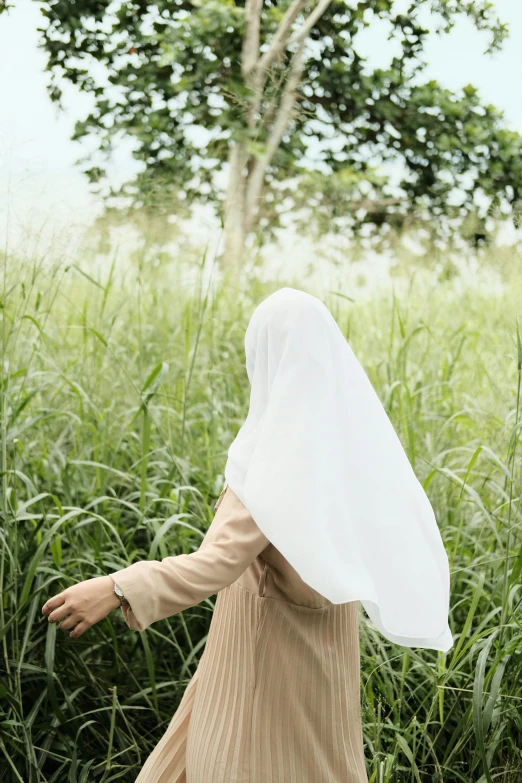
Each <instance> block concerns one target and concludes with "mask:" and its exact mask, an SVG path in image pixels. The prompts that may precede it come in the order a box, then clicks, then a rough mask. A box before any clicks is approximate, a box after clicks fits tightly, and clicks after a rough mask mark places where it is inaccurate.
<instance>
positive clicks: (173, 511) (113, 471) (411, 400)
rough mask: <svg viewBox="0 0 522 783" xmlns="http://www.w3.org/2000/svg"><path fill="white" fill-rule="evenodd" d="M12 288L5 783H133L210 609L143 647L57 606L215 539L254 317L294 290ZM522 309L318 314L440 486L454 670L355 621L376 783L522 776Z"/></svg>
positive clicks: (420, 303)
mask: <svg viewBox="0 0 522 783" xmlns="http://www.w3.org/2000/svg"><path fill="white" fill-rule="evenodd" d="M196 272H197V270H196ZM3 276H4V280H3V297H2V299H3V301H2V316H3V320H2V334H1V340H2V359H3V375H2V395H1V411H2V432H1V437H2V449H1V462H2V493H1V501H2V504H1V510H2V517H3V524H2V529H1V532H0V534H1V548H2V559H1V564H0V568H1V571H0V584H1V588H2V591H3V592H2V601H1V604H0V611H1V616H0V628H1V631H0V634H1V642H0V644H1V651H0V669H1V684H0V711H1V713H0V715H1V717H0V768H1V770H2V773H1V775H0V778H1V781H2V783H11V781H13V783H14V781H23V783H40V782H42V783H43V782H44V781H45V783H51V782H53V783H76V782H78V783H90V782H91V781H103V782H104V783H108V782H109V781H113V780H120V781H129V783H131V781H134V779H135V776H136V774H137V770H138V769H139V767H140V765H141V764H143V762H144V760H145V758H146V756H147V754H148V753H149V752H150V750H151V749H152V747H153V746H154V744H155V743H156V742H157V741H158V739H159V738H160V736H161V734H162V732H163V731H164V729H165V728H166V726H167V723H168V721H169V720H170V718H171V716H172V713H173V712H174V711H175V709H176V706H177V704H178V702H179V700H180V698H181V695H182V693H183V690H184V688H185V686H186V684H187V682H188V681H189V679H190V677H191V676H192V674H193V673H194V671H195V668H196V666H197V662H198V658H199V656H200V654H201V652H202V650H203V647H204V644H205V640H206V633H207V630H208V627H209V623H210V619H211V615H212V608H213V603H214V600H215V597H212V598H211V599H208V600H207V601H204V602H203V603H202V604H200V605H198V606H196V607H194V608H192V609H188V610H186V611H185V612H183V613H181V614H178V615H175V616H173V617H171V618H169V620H165V621H162V622H160V623H157V624H155V625H153V626H152V627H151V628H150V629H149V630H147V631H146V632H145V633H143V634H138V633H136V632H133V631H130V630H129V629H128V628H127V626H126V625H125V623H124V621H123V619H122V618H121V616H120V614H119V612H114V613H113V614H111V616H110V617H109V618H107V619H106V620H104V621H103V622H102V623H101V624H100V625H98V626H96V627H95V628H93V629H91V630H90V631H88V632H87V633H86V634H85V635H84V636H82V638H81V639H80V640H76V641H74V640H71V639H70V638H69V637H68V636H67V635H66V634H64V633H63V632H61V631H60V630H57V628H56V626H55V625H53V624H50V623H48V622H47V620H46V619H45V618H42V616H41V615H40V609H41V606H42V604H43V603H44V602H45V600H46V599H47V598H48V597H50V596H51V595H52V594H55V593H56V592H58V591H59V590H61V589H63V588H64V587H66V586H67V585H69V584H71V583H73V582H75V581H77V580H82V579H86V578H88V577H91V576H96V575H102V574H106V573H108V572H109V571H112V570H115V569H118V568H121V567H124V566H125V565H128V564H129V563H131V562H133V561H134V560H136V559H143V558H156V559H161V558H162V557H165V556H167V555H172V554H178V553H187V552H191V551H193V550H194V549H196V548H197V547H198V545H199V543H200V541H201V539H202V536H203V535H204V532H205V530H206V528H207V527H208V525H209V523H210V521H211V519H212V515H213V512H212V508H213V504H214V502H215V499H216V497H217V495H218V494H219V492H220V490H221V487H222V485H223V481H224V479H223V468H224V465H225V461H226V454H227V449H228V445H229V444H230V442H231V441H232V439H233V437H234V435H235V433H236V432H237V430H238V428H239V426H240V425H241V423H242V421H243V419H244V417H245V415H246V411H247V406H248V384H247V378H246V372H245V370H244V354H243V335H244V329H245V327H246V324H247V322H248V318H249V316H250V314H251V312H252V310H253V308H254V307H255V305H256V304H257V303H258V302H259V301H260V300H261V299H262V298H263V297H264V296H265V295H267V294H268V293H270V292H271V291H272V290H273V289H274V287H280V286H281V285H287V284H290V285H292V284H294V285H296V286H298V287H300V286H299V283H297V282H293V281H291V280H282V281H279V283H277V284H271V285H267V284H265V285H263V284H261V283H259V282H255V280H253V279H250V281H244V282H243V283H241V286H240V288H235V287H234V286H231V285H228V286H227V285H221V284H216V286H213V287H212V289H211V290H210V291H208V290H207V289H206V288H205V287H204V286H203V285H202V283H201V280H200V279H199V276H198V274H196V275H195V278H194V280H195V282H193V283H191V284H183V283H182V282H181V280H180V279H178V278H177V277H176V274H175V273H173V274H171V275H170V276H168V277H167V274H166V271H165V269H164V267H163V266H159V267H157V268H156V267H154V266H152V265H144V266H141V267H140V265H139V264H138V265H137V266H131V267H129V268H128V269H127V272H126V274H124V275H120V274H119V272H118V270H117V268H116V267H115V266H112V267H107V269H106V270H105V271H104V272H103V274H101V275H100V277H99V278H98V277H96V280H95V279H88V277H86V276H85V275H84V274H82V273H81V272H80V271H78V269H77V268H76V267H73V266H71V267H69V268H68V269H67V270H66V269H65V268H64V267H63V266H56V267H52V266H49V265H47V266H44V265H42V264H40V263H38V262H24V263H22V262H15V260H14V259H10V260H8V261H7V262H5V263H4V269H3ZM311 293H314V291H311ZM521 293H522V290H521V288H520V287H519V288H518V289H516V288H514V287H513V286H511V287H510V288H508V289H506V291H505V293H503V294H499V295H496V294H495V295H494V296H493V295H490V296H488V295H484V294H480V293H477V291H474V290H471V289H468V290H463V291H458V289H456V288H455V286H453V285H452V282H451V281H447V282H441V283H440V284H439V285H438V286H437V287H436V288H430V289H426V288H424V289H423V288H422V287H416V286H415V285H413V286H412V288H411V290H410V291H408V293H407V294H406V295H402V296H398V297H394V296H392V295H383V296H380V297H379V298H376V299H372V300H369V301H359V299H358V297H357V292H356V291H355V292H354V291H353V290H343V289H342V288H340V289H339V291H338V292H337V293H330V294H328V296H327V297H326V298H325V299H324V301H325V302H326V304H327V305H328V306H329V307H330V309H331V310H332V312H333V314H334V316H335V317H336V319H337V321H338V323H339V325H340V327H341V329H342V330H343V332H344V333H345V334H346V336H347V338H348V339H349V341H350V343H351V345H352V347H353V348H354V350H355V352H356V353H357V355H358V357H359V359H360V361H361V362H362V364H363V366H364V367H365V369H366V370H367V372H368V374H369V375H370V378H371V380H372V381H373V383H374V384H375V386H376V389H377V391H378V393H379V395H380V397H381V399H382V401H383V403H384V404H385V406H386V409H387V411H388V413H389V415H390V417H391V419H392V421H393V423H394V425H395V427H396V429H397V431H398V433H399V435H400V437H401V440H402V442H403V444H404V446H405V448H406V449H407V452H408V455H409V457H410V459H411V461H412V463H413V465H414V468H415V471H416V473H417V475H418V476H419V478H420V479H421V480H422V481H423V482H424V486H425V488H426V490H427V492H428V495H429V497H430V499H431V501H432V504H433V506H434V509H435V512H436V516H437V519H438V522H439V525H440V528H441V532H442V535H443V538H444V541H445V544H446V548H447V551H448V555H449V559H450V564H451V572H452V577H451V578H452V615H451V625H452V630H453V632H454V636H455V646H454V647H453V649H452V650H451V651H450V652H449V653H448V654H447V655H446V656H438V655H437V653H436V652H433V651H423V650H407V649H406V648H400V647H395V646H393V645H391V644H390V643H388V642H386V641H385V640H384V639H383V638H382V637H381V636H380V635H379V634H378V633H377V632H375V631H374V630H373V629H372V627H371V626H370V624H369V622H368V621H367V618H366V616H365V615H364V614H361V649H362V683H361V686H362V687H361V690H362V707H363V724H364V736H365V747H366V758H367V765H368V773H369V778H370V781H371V783H403V782H404V783H410V782H411V783H435V782H437V783H440V782H441V781H444V783H457V782H458V781H465V782H466V783H469V782H470V781H477V782H480V783H483V782H484V783H493V781H495V782H496V783H497V782H498V783H500V782H501V783H520V781H521V780H522V750H521V749H522V688H521V683H522V588H521V578H520V577H521V571H522V530H521V517H520V495H521V491H522V483H521V470H520V457H521V450H520V443H519V440H520V427H521V411H520V372H521V362H522V349H521V347H520V343H518V345H517V322H516V318H517V315H518V313H519V312H520V304H521V301H522V299H521ZM346 296H349V297H351V298H352V299H353V300H354V301H350V300H349V299H347V298H346ZM318 546H320V541H318Z"/></svg>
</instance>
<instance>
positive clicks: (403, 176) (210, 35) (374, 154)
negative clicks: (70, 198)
mask: <svg viewBox="0 0 522 783" xmlns="http://www.w3.org/2000/svg"><path fill="white" fill-rule="evenodd" d="M40 5H41V10H42V14H43V16H44V18H45V23H44V24H43V25H42V29H41V43H42V46H43V47H44V49H45V50H46V52H47V55H48V69H49V71H50V85H49V89H50V94H51V97H52V98H53V99H54V100H56V101H58V102H59V101H60V98H61V86H63V80H67V81H68V82H70V83H72V84H74V85H76V87H77V88H78V89H79V90H81V91H83V92H85V93H88V94H89V95H90V96H91V97H92V110H91V111H90V112H89V114H88V116H86V117H84V118H82V119H81V120H80V121H79V122H78V123H77V126H76V132H75V138H78V139H80V138H83V137H86V136H90V137H94V138H95V139H96V140H97V145H98V150H97V152H96V153H95V154H94V155H93V156H92V157H91V158H90V161H89V163H88V165H87V166H86V171H87V174H88V176H89V177H90V179H91V181H92V182H99V183H103V182H104V177H105V169H104V163H103V160H104V156H105V155H110V152H111V149H112V148H113V145H114V144H115V143H117V142H118V140H119V139H121V138H122V136H126V137H131V138H132V140H133V145H134V153H133V154H134V156H135V157H136V158H137V159H138V160H139V161H140V162H141V164H142V171H141V173H139V175H138V176H137V177H136V178H135V179H133V180H132V181H131V182H128V183H126V184H125V185H124V187H123V188H122V190H121V191H119V194H118V195H120V196H122V195H123V196H126V197H127V198H128V199H129V201H130V202H131V203H132V204H133V205H134V206H136V207H142V206H143V205H145V206H147V205H151V204H153V205H154V208H155V209H157V210H163V211H165V212H167V213H172V214H180V213H181V212H182V211H183V210H184V209H186V208H187V207H188V206H189V205H191V204H193V203H195V202H198V203H204V202H212V203H214V204H215V205H216V207H217V209H218V211H219V212H220V213H221V214H224V217H225V223H226V220H227V214H228V218H229V225H230V226H232V228H233V229H234V230H237V231H239V233H240V235H241V237H240V243H241V244H242V243H243V242H244V238H245V236H246V235H247V234H248V233H249V232H250V231H253V230H258V231H259V230H260V231H272V230H273V229H274V228H275V227H277V226H278V225H279V222H280V220H281V219H282V216H283V215H284V214H285V213H287V212H292V213H293V214H294V215H296V216H297V215H300V216H301V217H302V218H303V219H305V220H306V222H307V224H308V225H309V226H310V227H314V226H315V228H318V229H319V230H326V229H328V230H331V229H333V230H336V229H337V230H351V231H359V230H361V229H362V227H363V226H369V227H370V229H371V230H375V231H382V227H383V226H389V225H392V226H397V227H403V226H405V225H406V226H407V225H411V224H413V223H415V221H419V220H421V221H424V224H426V225H430V227H431V228H432V229H433V230H436V231H438V232H440V233H443V234H445V235H449V234H450V233H451V232H452V231H457V232H460V233H462V229H463V226H469V225H472V229H471V230H470V231H468V234H469V238H470V239H471V240H472V241H480V240H481V239H483V238H484V237H485V236H486V234H487V221H486V218H487V216H488V215H490V216H494V217H500V216H505V215H514V214H516V211H517V209H518V205H519V204H520V199H521V187H522V156H521V150H522V143H521V142H522V139H521V136H520V135H519V134H518V133H516V132H514V131H512V130H509V129H508V128H507V127H506V124H505V122H504V120H503V115H502V113H501V112H500V111H499V110H497V109H496V108H495V107H493V106H491V105H484V104H483V103H482V101H481V99H480V96H479V93H478V92H477V90H476V89H475V88H474V87H472V86H468V87H466V88H465V89H464V90H462V91H461V92H460V93H458V94H455V93H453V92H452V91H450V90H448V89H445V88H444V87H442V86H441V85H440V84H438V83H437V82H435V81H433V80H428V79H426V78H424V68H425V54H424V52H425V47H426V42H427V40H428V36H430V35H432V34H433V33H434V32H438V33H439V34H441V35H444V34H445V33H447V32H448V31H449V30H450V29H451V28H452V26H453V25H454V24H455V21H456V20H457V19H458V18H459V17H462V16H465V17H467V18H469V19H470V20H471V21H472V22H473V24H474V25H475V26H476V28H478V29H479V30H483V31H486V32H487V35H488V40H489V51H493V50H495V49H497V48H498V47H499V46H501V44H502V41H503V39H504V37H505V36H506V34H507V28H506V25H504V24H502V22H501V21H500V20H499V19H498V18H497V17H496V14H495V12H494V8H493V5H492V3H490V2H487V0H474V1H472V0H410V2H402V1H399V0H363V1H361V0H359V2H357V0H352V1H351V2H350V0H313V1H312V2H307V0H281V1H280V2H274V1H273V0H265V1H264V2H263V0H246V2H240V1H238V2H234V0H206V1H205V0H192V2H188V1H187V0H168V2H166V0H154V2H152V0H133V1H132V2H117V1H116V2H109V1H108V0H76V1H75V2H70V0H44V1H43V2H41V3H40ZM377 23H382V24H386V25H387V27H388V30H389V36H390V38H391V39H392V40H393V42H394V51H395V52H396V54H395V56H394V57H393V59H392V60H391V63H390V65H389V67H388V68H386V69H382V68H371V67H370V66H369V64H368V62H367V61H366V60H365V58H364V57H363V56H362V54H361V53H360V52H361V36H362V35H363V34H364V31H365V30H366V28H368V26H370V25H374V24H377ZM227 172H228V193H227V188H226V185H225V178H226V177H225V175H226V174H227ZM112 195H114V193H113V194H112ZM470 218H473V220H472V221H471V223H470Z"/></svg>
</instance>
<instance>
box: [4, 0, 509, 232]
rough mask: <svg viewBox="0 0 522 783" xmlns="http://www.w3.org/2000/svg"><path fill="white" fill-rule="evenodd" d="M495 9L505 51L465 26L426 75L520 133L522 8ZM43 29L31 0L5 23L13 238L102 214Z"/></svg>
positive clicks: (379, 50) (433, 45) (74, 109)
mask: <svg viewBox="0 0 522 783" xmlns="http://www.w3.org/2000/svg"><path fill="white" fill-rule="evenodd" d="M495 6H496V7H497V8H498V11H499V13H500V15H501V17H502V18H503V20H505V21H507V22H509V24H510V28H511V35H510V39H509V40H508V41H507V42H506V44H505V45H504V48H503V51H502V52H500V53H498V54H495V55H493V56H485V55H484V54H483V52H484V49H485V44H486V37H485V35H483V34H481V33H478V32H477V31H476V30H475V29H474V28H473V27H472V25H471V23H469V22H467V21H462V22H460V23H459V24H458V25H457V26H456V27H455V28H454V30H453V31H452V33H451V34H450V35H449V36H445V37H442V38H439V37H434V38H433V39H432V40H430V42H429V46H428V51H427V55H428V61H429V71H428V73H429V76H431V77H433V78H435V79H437V80H439V81H440V82H441V83H442V84H444V85H445V86H447V87H450V88H452V89H458V88H459V87H462V86H463V85H465V84H468V83H472V84H474V85H476V86H477V87H478V88H479V90H480V92H481V94H482V97H483V99H484V100H486V101H488V102H491V103H494V104H496V105H497V106H499V107H500V108H501V109H503V110H504V112H505V115H506V119H507V121H508V123H509V124H510V125H511V127H513V128H516V129H517V130H519V131H520V132H522V2H521V0H496V2H495ZM38 23H39V11H38V5H37V3H35V2H33V0H16V4H15V8H13V9H12V10H11V11H10V12H9V14H7V15H6V14H3V15H1V16H0V99H1V106H2V111H1V114H0V218H1V219H2V223H4V224H5V220H4V218H5V216H6V209H7V207H9V225H10V229H11V233H12V234H15V235H16V234H17V233H19V232H20V231H24V230H25V228H26V227H28V226H29V225H31V227H32V228H33V229H34V228H35V226H36V225H37V224H38V222H39V221H40V222H41V221H48V222H49V223H54V224H56V225H59V224H63V225H65V224H68V225H69V224H71V223H76V224H79V223H83V222H85V221H87V220H88V218H89V217H90V216H91V215H92V214H94V213H95V212H96V211H97V210H98V209H99V202H98V199H97V198H96V197H94V196H93V195H92V194H90V192H89V188H88V186H87V183H86V180H85V179H84V177H83V176H82V175H81V174H80V173H79V171H78V170H77V168H76V167H75V160H76V159H77V158H78V157H79V154H80V148H79V146H78V144H77V143H74V142H72V141H71V140H70V135H71V132H72V128H73V126H74V122H75V119H76V118H77V117H79V116H81V114H82V113H83V111H85V109H86V108H87V106H88V103H87V100H86V98H85V96H81V95H77V94H75V92H74V90H73V89H72V88H70V89H67V90H66V103H67V113H66V114H61V113H59V112H58V110H57V109H56V107H55V106H54V105H53V104H52V103H51V101H50V100H49V98H48V97H47V93H46V90H45V82H46V75H45V74H44V72H43V66H44V63H45V55H44V53H43V52H41V51H39V50H38V48H37V38H38V36H37V33H36V27H37V25H38ZM365 49H366V54H367V56H368V58H369V59H370V61H371V62H372V63H376V64H382V65H386V63H387V62H388V61H389V57H390V54H391V50H390V45H389V44H388V43H387V41H386V31H385V30H384V29H383V28H381V27H380V26H379V25H373V26H372V28H371V29H370V30H369V31H368V33H367V34H366V40H365ZM133 168H134V164H133V161H132V160H131V159H130V157H129V154H128V150H126V149H125V148H124V147H123V146H122V147H121V148H120V149H119V150H118V151H117V154H116V156H115V161H114V176H115V177H118V178H120V177H125V176H126V175H127V174H128V173H130V172H132V170H133Z"/></svg>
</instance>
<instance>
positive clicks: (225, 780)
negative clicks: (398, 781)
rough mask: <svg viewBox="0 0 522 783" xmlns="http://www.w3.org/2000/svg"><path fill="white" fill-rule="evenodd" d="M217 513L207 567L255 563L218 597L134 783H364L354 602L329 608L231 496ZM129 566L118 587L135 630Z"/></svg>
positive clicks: (134, 586) (230, 494)
mask: <svg viewBox="0 0 522 783" xmlns="http://www.w3.org/2000/svg"><path fill="white" fill-rule="evenodd" d="M221 502H222V503H221ZM220 504H221V513H219V512H218V513H216V516H215V518H214V521H213V523H212V526H211V527H210V528H209V530H208V532H207V537H206V544H208V545H210V548H209V552H208V553H207V554H210V550H212V547H213V549H214V551H213V558H210V559H209V560H208V567H209V568H211V562H212V561H213V562H214V563H215V562H216V559H219V554H220V553H221V554H222V556H223V557H224V558H225V559H226V560H228V563H229V564H230V556H231V552H232V551H234V552H236V551H237V549H236V547H237V546H239V548H240V550H241V551H245V552H246V551H247V550H248V551H249V552H250V553H252V551H258V552H259V553H258V554H257V555H256V556H255V558H254V559H253V560H252V561H251V562H250V564H249V565H248V566H247V568H246V569H244V570H243V571H242V573H241V574H240V575H239V577H238V578H236V579H235V581H233V582H231V583H230V584H228V585H226V586H225V587H222V589H221V590H219V592H218V596H217V600H216V604H215V608H214V613H213V617H212V622H211V625H210V630H209V635H208V639H207V643H206V647H205V651H204V653H203V656H202V658H201V659H200V662H199V665H198V668H197V670H196V673H195V674H194V676H193V678H192V680H191V681H190V683H189V685H188V686H187V688H186V690H185V693H184V695H183V698H182V701H181V702H180V705H179V707H178V709H177V711H176V713H175V715H174V716H173V718H172V720H171V722H170V724H169V726H168V728H167V730H166V731H165V733H164V735H163V737H162V738H161V739H160V741H159V743H158V745H157V746H156V747H155V749H154V750H153V752H152V753H151V754H150V756H149V757H148V759H147V761H146V762H145V765H144V767H143V768H142V770H141V772H140V774H139V776H138V778H137V780H136V783H367V780H368V778H367V775H366V769H365V762H364V751H363V737H362V725H361V713H360V657H359V626H358V619H359V604H358V602H351V603H345V604H332V603H330V602H329V601H328V600H327V599H325V598H323V597H322V596H321V595H319V594H318V593H317V592H316V591H314V590H312V589H311V588H310V587H309V586H308V585H306V584H305V583H304V582H303V581H302V580H301V578H300V577H299V576H298V574H297V573H296V571H295V570H294V569H293V568H292V567H291V566H290V564H289V563H288V561H287V560H286V559H285V558H284V557H283V556H282V555H281V553H280V552H279V551H278V550H277V549H275V548H274V547H273V546H272V545H271V544H270V543H269V542H268V539H266V538H264V536H263V534H262V533H261V531H260V530H259V528H257V526H255V523H254V522H253V520H252V518H251V517H250V515H249V514H248V512H246V513H245V511H246V510H245V508H244V506H242V504H241V502H240V501H239V499H238V498H237V497H236V496H235V495H234V493H233V492H232V490H230V488H227V491H226V492H224V493H222V496H221V498H220V501H219V503H218V506H216V509H217V508H218V507H219V505H220ZM231 547H235V548H234V550H232V549H231ZM203 548H204V547H203V544H202V546H201V547H200V549H199V550H198V552H196V553H194V555H197V554H198V553H200V552H202V550H203ZM181 557H187V556H181ZM188 557H193V555H190V556H188ZM177 559H178V558H167V560H177ZM232 559H233V558H232ZM247 559H248V556H247ZM162 563H165V560H164V561H162ZM135 565H140V564H135ZM196 565H197V564H194V567H196ZM204 565H205V567H206V563H205V564H204V563H200V566H204ZM205 567H203V571H205ZM240 567H241V566H240V564H238V565H237V568H236V571H237V570H238V569H239V568H240ZM133 568H134V566H130V567H129V569H124V570H122V571H120V572H115V573H114V574H113V577H114V578H115V580H116V581H118V584H120V586H122V584H121V583H122V582H123V583H124V586H123V587H122V589H123V591H124V593H125V595H126V596H127V592H125V587H127V588H128V593H129V595H130V596H131V597H130V599H129V600H130V603H131V606H132V611H133V612H134V611H136V609H137V611H138V615H139V614H140V613H141V614H142V622H141V623H140V622H139V621H138V620H134V621H133V619H132V616H131V615H130V614H129V612H127V617H126V619H127V621H128V622H129V624H130V625H131V627H133V626H132V623H133V622H134V624H135V625H134V627H137V628H138V630H141V628H142V627H143V625H144V624H145V623H146V622H147V620H148V618H146V617H145V610H144V609H142V607H141V606H140V605H138V604H139V600H140V599H139V598H138V590H137V588H138V586H139V585H140V584H141V585H142V588H143V586H144V585H143V580H140V579H137V578H136V580H134V579H133V578H130V575H129V578H126V576H125V572H126V571H127V572H129V570H130V569H133ZM118 575H120V578H118ZM182 576H183V579H187V578H188V576H187V573H186V572H185V573H184V574H183V575H182ZM199 577H200V578H204V576H202V575H201V568H200V570H199ZM147 589H150V586H149V587H147ZM140 595H141V596H143V592H142V593H141V594H140ZM133 598H134V599H135V602H134V604H133ZM163 611H166V610H165V609H164V610H163Z"/></svg>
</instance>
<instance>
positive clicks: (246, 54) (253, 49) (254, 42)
mask: <svg viewBox="0 0 522 783" xmlns="http://www.w3.org/2000/svg"><path fill="white" fill-rule="evenodd" d="M262 7H263V0H247V1H246V4H245V17H246V31H245V37H244V38H243V51H242V56H241V71H242V74H243V78H244V79H245V82H248V78H249V76H250V74H251V73H252V71H253V70H254V68H255V67H256V63H257V60H258V57H259V28H260V17H261V8H262Z"/></svg>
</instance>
